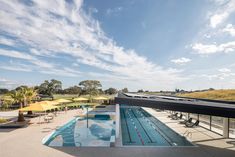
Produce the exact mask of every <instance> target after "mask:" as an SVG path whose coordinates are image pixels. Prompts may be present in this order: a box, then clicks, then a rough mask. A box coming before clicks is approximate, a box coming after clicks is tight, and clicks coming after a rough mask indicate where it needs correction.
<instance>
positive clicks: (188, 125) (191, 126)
mask: <svg viewBox="0 0 235 157" xmlns="http://www.w3.org/2000/svg"><path fill="white" fill-rule="evenodd" d="M198 125H199V120H197V121H196V122H195V123H186V124H185V126H186V127H188V128H193V127H195V126H198Z"/></svg>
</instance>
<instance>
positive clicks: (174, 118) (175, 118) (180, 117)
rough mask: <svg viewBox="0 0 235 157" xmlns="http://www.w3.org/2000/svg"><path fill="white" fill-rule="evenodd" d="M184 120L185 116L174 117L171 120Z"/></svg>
mask: <svg viewBox="0 0 235 157" xmlns="http://www.w3.org/2000/svg"><path fill="white" fill-rule="evenodd" d="M182 118H183V115H182V114H180V116H173V117H172V118H171V119H173V120H178V119H182Z"/></svg>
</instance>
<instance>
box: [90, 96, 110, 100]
mask: <svg viewBox="0 0 235 157" xmlns="http://www.w3.org/2000/svg"><path fill="white" fill-rule="evenodd" d="M92 99H93V100H109V99H108V98H106V97H103V96H98V97H95V98H92Z"/></svg>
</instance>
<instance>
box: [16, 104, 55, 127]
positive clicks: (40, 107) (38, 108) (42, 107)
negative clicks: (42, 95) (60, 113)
mask: <svg viewBox="0 0 235 157" xmlns="http://www.w3.org/2000/svg"><path fill="white" fill-rule="evenodd" d="M55 108H58V106H53V105H52V104H49V103H48V102H43V101H41V102H36V103H33V104H30V105H29V106H27V107H24V108H21V109H19V111H20V112H27V111H34V112H46V111H48V110H52V109H55ZM40 119H41V115H40V116H39V123H40Z"/></svg>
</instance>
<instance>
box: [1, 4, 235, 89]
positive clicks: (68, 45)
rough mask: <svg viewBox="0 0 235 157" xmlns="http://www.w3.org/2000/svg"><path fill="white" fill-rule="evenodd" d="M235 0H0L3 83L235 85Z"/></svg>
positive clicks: (153, 86)
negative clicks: (90, 82)
mask: <svg viewBox="0 0 235 157" xmlns="http://www.w3.org/2000/svg"><path fill="white" fill-rule="evenodd" d="M234 69H235V0H194V1H188V0H177V1H172V0H129V1H127V0H102V1H94V0H84V1H82V0H18V1H17V0H7V1H6V0H0V88H9V89H12V88H15V87H16V86H19V85H22V84H24V85H29V86H34V85H39V84H40V83H42V82H43V81H44V80H50V79H58V80H60V81H62V82H63V88H66V87H69V86H73V85H78V83H79V82H80V81H82V80H100V81H101V83H102V85H103V88H109V87H115V88H118V89H122V88H124V87H128V88H129V89H130V90H132V91H135V90H138V89H144V90H151V91H159V90H174V89H176V88H179V89H185V90H200V89H206V88H215V89H225V88H229V89H231V88H235V70H234Z"/></svg>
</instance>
